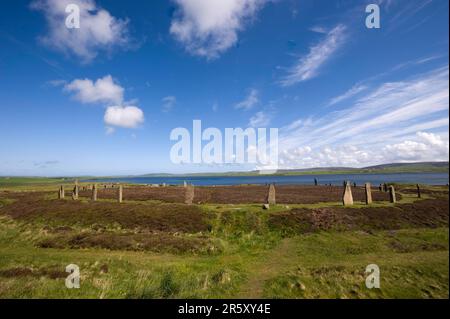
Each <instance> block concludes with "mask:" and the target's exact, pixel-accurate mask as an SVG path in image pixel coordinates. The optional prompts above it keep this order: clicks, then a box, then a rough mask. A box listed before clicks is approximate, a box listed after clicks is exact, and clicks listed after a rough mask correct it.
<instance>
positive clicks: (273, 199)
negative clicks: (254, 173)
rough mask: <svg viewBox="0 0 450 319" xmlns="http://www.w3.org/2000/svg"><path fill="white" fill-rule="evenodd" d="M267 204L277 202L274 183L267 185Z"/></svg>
mask: <svg viewBox="0 0 450 319" xmlns="http://www.w3.org/2000/svg"><path fill="white" fill-rule="evenodd" d="M267 204H269V205H276V204H277V200H276V191H275V184H270V186H269V192H268V194H267Z"/></svg>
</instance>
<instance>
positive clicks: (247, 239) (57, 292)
mask: <svg viewBox="0 0 450 319" xmlns="http://www.w3.org/2000/svg"><path fill="white" fill-rule="evenodd" d="M41 185H43V184H41ZM42 187H45V185H44V186H42ZM402 198H403V199H402V202H404V203H412V202H414V201H416V200H417V198H415V197H414V195H407V194H403V197H402ZM44 200H47V201H48V200H53V198H52V199H50V198H46V199H44ZM12 203H13V202H12V200H10V199H8V198H3V199H1V200H0V208H1V207H2V206H3V207H5V206H7V205H11V204H12ZM140 204H141V205H149V206H153V205H160V204H159V203H156V202H144V203H140ZM86 205H88V203H87V202H86ZM324 206H327V207H335V206H341V204H340V203H331V204H330V203H327V204H324V203H317V204H312V205H289V208H287V207H286V205H276V206H272V207H271V209H270V210H269V211H265V210H263V209H262V208H261V205H211V204H210V205H202V206H199V208H200V211H201V212H202V213H203V214H205V216H208V218H209V222H210V223H211V229H210V231H209V232H207V233H204V232H202V233H193V234H188V233H187V234H179V235H177V236H181V237H183V236H186V237H190V238H196V237H199V236H200V237H201V236H206V238H207V239H208V240H211V241H213V242H214V243H217V245H218V246H220V247H221V249H220V250H218V251H216V252H215V253H211V254H210V253H196V252H187V253H186V252H185V253H169V252H154V251H127V250H107V249H99V248H84V249H56V248H51V249H44V248H39V246H38V243H39V242H41V241H42V240H44V239H48V238H49V236H53V235H51V234H49V233H48V231H47V230H46V226H47V227H48V226H49V225H50V224H51V226H52V227H57V226H62V225H64V226H66V223H65V221H64V219H58V218H55V219H53V220H52V222H51V223H48V222H47V221H46V220H45V219H43V218H40V217H39V216H38V217H37V218H36V219H25V220H13V219H11V218H10V217H7V216H4V215H0V298H120V299H121V298H133V299H135V298H138V299H139V298H448V297H449V287H448V280H449V268H448V267H449V230H448V227H441V228H409V229H400V230H395V231H394V230H387V231H367V230H366V231H362V230H356V231H343V232H337V231H327V232H324V231H322V232H316V233H310V234H295V235H293V234H291V235H289V236H287V237H286V236H285V234H284V233H283V231H282V230H274V229H272V228H270V227H269V224H268V218H269V215H270V214H274V213H279V212H283V211H286V210H287V209H293V208H321V207H324ZM390 206H392V205H391V204H389V203H377V204H374V207H390ZM358 207H360V206H358ZM361 207H362V206H361ZM365 207H366V206H365ZM356 208H357V207H356ZM356 208H351V209H356ZM102 218H106V217H105V216H103V217H102ZM99 221H101V219H99ZM71 226H72V228H73V229H72V231H73V232H74V233H86V232H92V233H95V232H96V230H95V228H93V227H91V226H92V225H91V226H90V225H89V223H87V222H86V223H79V224H74V225H71ZM107 231H108V232H113V233H116V234H122V233H124V232H127V231H131V230H127V229H124V228H123V227H115V226H114V225H108V226H107ZM373 263H375V264H377V265H379V267H380V270H381V289H374V290H369V289H367V288H366V287H365V276H366V275H365V273H364V271H365V268H366V266H367V265H369V264H373ZM69 264H76V265H78V266H79V267H80V271H81V288H80V289H74V290H70V289H67V288H66V287H65V280H64V277H61V276H59V277H58V278H52V277H51V276H50V275H48V274H49V273H50V272H49V271H50V270H58V271H59V272H64V270H65V267H66V266H67V265H69ZM24 269H25V270H26V271H27V272H24Z"/></svg>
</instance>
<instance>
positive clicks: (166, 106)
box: [162, 96, 177, 113]
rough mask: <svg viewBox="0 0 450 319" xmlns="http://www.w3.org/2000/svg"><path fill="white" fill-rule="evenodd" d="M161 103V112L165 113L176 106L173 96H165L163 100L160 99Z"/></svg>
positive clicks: (175, 99)
mask: <svg viewBox="0 0 450 319" xmlns="http://www.w3.org/2000/svg"><path fill="white" fill-rule="evenodd" d="M162 103H163V107H162V110H163V112H165V113H167V112H170V111H171V110H172V109H173V108H174V106H175V105H176V104H177V98H176V97H175V96H166V97H165V98H163V99H162Z"/></svg>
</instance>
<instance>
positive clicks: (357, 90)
mask: <svg viewBox="0 0 450 319" xmlns="http://www.w3.org/2000/svg"><path fill="white" fill-rule="evenodd" d="M366 89H367V86H366V85H362V84H356V85H354V86H353V87H352V88H351V89H350V90H348V91H347V92H345V93H344V94H342V95H339V96H336V97H334V98H332V99H331V101H330V103H328V106H332V105H335V104H338V103H340V102H342V101H345V100H347V99H349V98H351V97H354V96H355V95H357V94H359V93H361V92H362V91H364V90H366Z"/></svg>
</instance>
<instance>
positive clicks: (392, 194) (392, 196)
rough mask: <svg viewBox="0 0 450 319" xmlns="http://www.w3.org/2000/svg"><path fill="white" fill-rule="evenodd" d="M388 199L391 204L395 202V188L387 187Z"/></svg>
mask: <svg viewBox="0 0 450 319" xmlns="http://www.w3.org/2000/svg"><path fill="white" fill-rule="evenodd" d="M389 199H390V201H391V203H396V202H397V197H396V196H395V188H394V186H392V185H391V186H389Z"/></svg>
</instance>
